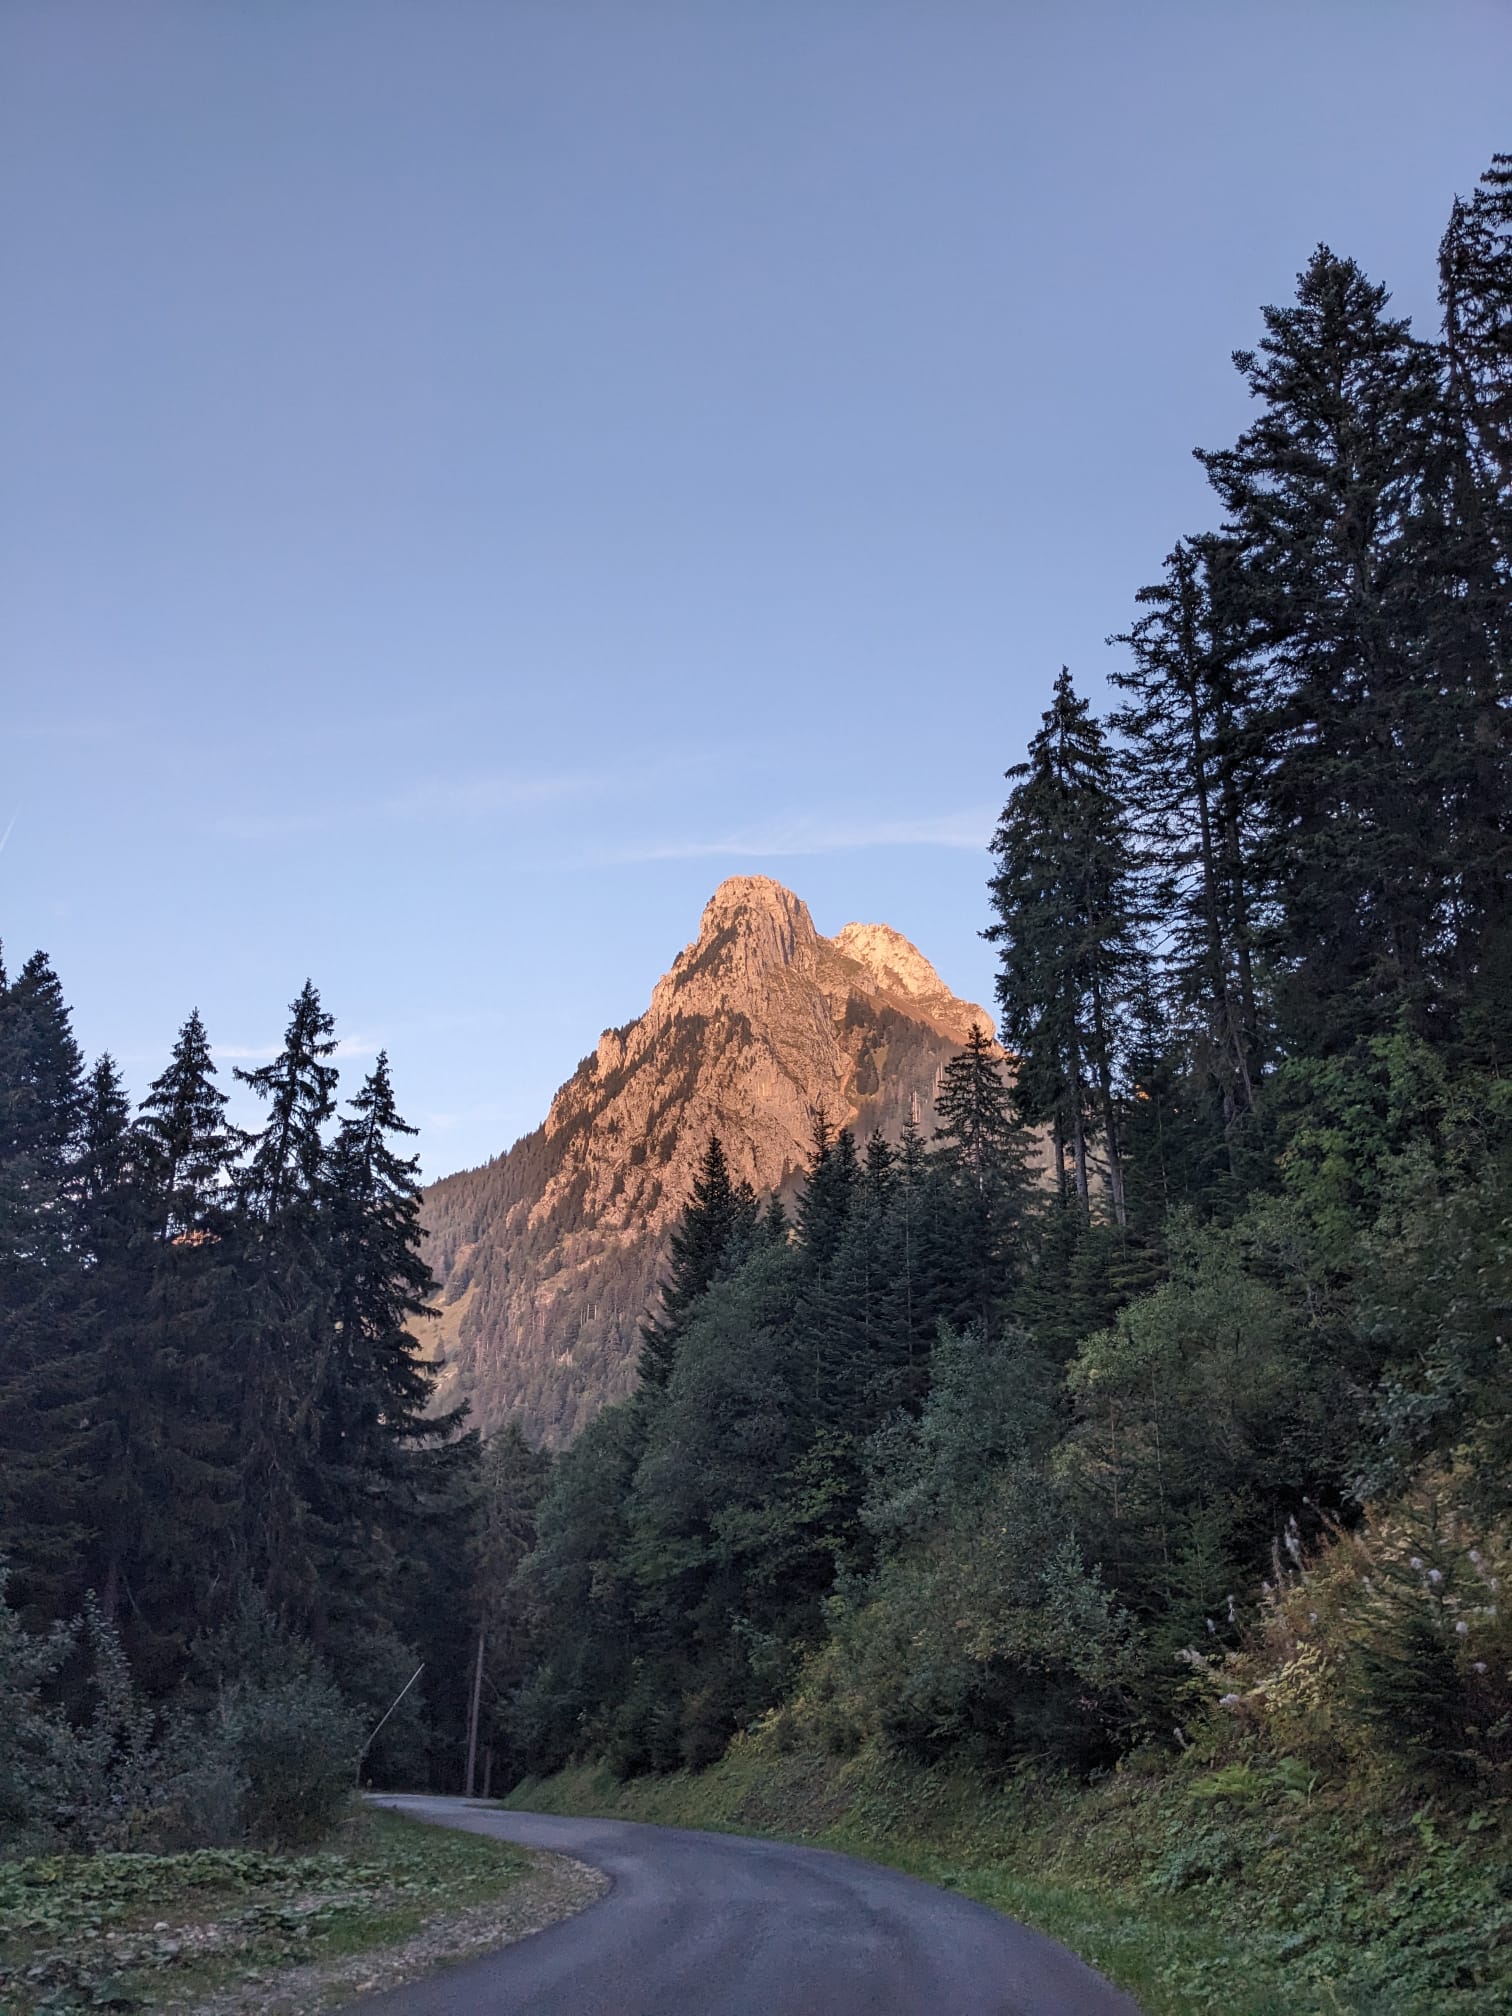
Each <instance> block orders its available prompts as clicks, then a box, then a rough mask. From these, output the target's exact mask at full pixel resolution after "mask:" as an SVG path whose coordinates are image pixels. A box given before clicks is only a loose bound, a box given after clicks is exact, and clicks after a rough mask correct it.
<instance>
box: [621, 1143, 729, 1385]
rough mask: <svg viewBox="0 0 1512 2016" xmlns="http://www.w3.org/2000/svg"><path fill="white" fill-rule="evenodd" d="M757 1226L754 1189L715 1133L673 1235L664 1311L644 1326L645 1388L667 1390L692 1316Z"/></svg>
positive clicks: (662, 1304)
mask: <svg viewBox="0 0 1512 2016" xmlns="http://www.w3.org/2000/svg"><path fill="white" fill-rule="evenodd" d="M755 1225H756V1199H755V1197H754V1195H753V1194H752V1192H751V1188H750V1185H749V1184H746V1183H740V1184H737V1183H732V1182H731V1180H730V1171H729V1166H728V1164H727V1163H726V1161H725V1152H724V1144H723V1143H722V1142H721V1140H720V1138H719V1136H718V1135H717V1134H710V1136H709V1143H708V1146H707V1147H706V1148H705V1150H704V1154H703V1160H702V1162H701V1163H700V1165H699V1170H698V1174H697V1176H696V1177H695V1178H694V1179H693V1192H692V1195H691V1196H690V1197H689V1199H688V1201H687V1203H686V1204H685V1205H684V1207H683V1213H682V1217H681V1218H680V1219H679V1221H678V1223H677V1224H676V1225H675V1226H674V1227H673V1230H672V1236H671V1263H672V1264H671V1267H670V1269H669V1271H668V1274H667V1278H666V1279H665V1280H664V1281H663V1282H662V1285H661V1296H660V1307H659V1308H658V1310H657V1313H656V1314H655V1315H654V1316H648V1317H647V1318H646V1320H645V1322H644V1323H643V1324H642V1325H641V1348H640V1360H639V1365H640V1378H641V1385H642V1386H643V1387H647V1388H650V1389H652V1390H653V1391H659V1390H661V1389H663V1388H664V1387H665V1386H666V1384H667V1382H668V1380H669V1379H670V1378H671V1377H672V1368H673V1365H674V1364H675V1363H676V1359H677V1343H678V1339H679V1338H680V1337H681V1335H682V1333H683V1330H684V1329H685V1328H686V1326H687V1322H688V1318H689V1316H690V1314H691V1313H692V1311H693V1309H694V1307H695V1305H696V1304H697V1302H698V1300H699V1298H700V1296H702V1295H704V1294H705V1293H706V1292H707V1290H708V1288H709V1286H710V1284H711V1283H712V1282H713V1281H714V1280H715V1279H716V1278H717V1277H718V1275H719V1273H720V1271H721V1270H722V1269H723V1268H724V1267H725V1266H726V1264H727V1263H728V1262H729V1261H730V1260H731V1259H732V1258H733V1255H734V1250H735V1248H736V1247H737V1246H738V1245H739V1244H740V1243H741V1242H742V1241H744V1240H747V1239H749V1237H750V1236H751V1234H752V1232H753V1231H754V1229H755Z"/></svg>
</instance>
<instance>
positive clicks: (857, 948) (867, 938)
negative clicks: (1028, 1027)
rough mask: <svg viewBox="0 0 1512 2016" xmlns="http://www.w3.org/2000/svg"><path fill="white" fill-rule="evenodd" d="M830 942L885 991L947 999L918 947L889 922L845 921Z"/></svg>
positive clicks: (907, 996) (924, 998)
mask: <svg viewBox="0 0 1512 2016" xmlns="http://www.w3.org/2000/svg"><path fill="white" fill-rule="evenodd" d="M830 943H831V944H832V945H833V946H834V948H835V950H836V951H837V952H840V953H843V954H844V956H845V957H846V958H847V959H854V960H855V962H856V964H857V965H858V966H860V967H861V968H863V970H864V971H865V972H866V973H868V974H869V975H870V977H871V979H872V981H873V982H874V983H875V985H876V986H877V987H878V988H879V989H880V990H881V991H882V992H883V993H884V994H901V995H902V996H903V997H904V998H905V1000H912V1001H938V1000H941V999H947V1000H948V999H949V998H950V989H949V988H948V987H947V986H946V985H945V982H944V981H943V980H942V979H941V978H940V976H939V974H938V973H936V971H935V969H934V968H933V966H931V965H930V963H929V961H928V960H927V959H926V958H925V957H924V954H923V953H922V952H921V951H920V950H919V948H918V946H917V945H915V944H913V943H912V942H911V941H910V940H909V939H907V938H905V937H904V936H903V933H902V932H901V931H894V929H893V928H892V926H891V925H890V924H847V925H846V926H845V928H844V930H843V931H841V932H840V933H839V934H838V935H837V936H836V937H834V938H832V939H831V940H830ZM989 1031H990V1025H989Z"/></svg>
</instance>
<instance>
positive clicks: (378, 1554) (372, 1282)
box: [305, 1052, 466, 1673]
mask: <svg viewBox="0 0 1512 2016" xmlns="http://www.w3.org/2000/svg"><path fill="white" fill-rule="evenodd" d="M414 1132H415V1129H414V1128H412V1127H410V1126H408V1125H407V1124H406V1123H405V1122H404V1120H403V1119H401V1117H400V1115H399V1112H398V1109H397V1107H396V1105H395V1102H394V1092H393V1083H392V1079H391V1076H390V1072H389V1063H388V1057H387V1055H386V1053H383V1052H380V1053H379V1056H378V1060H377V1062H376V1064H375V1065H374V1067H373V1070H372V1071H371V1072H370V1073H369V1075H368V1077H367V1078H366V1080H365V1081H364V1083H363V1085H362V1087H361V1089H360V1090H359V1092H358V1093H357V1094H356V1096H355V1097H354V1098H353V1100H352V1102H351V1105H350V1108H349V1110H348V1112H347V1114H346V1115H345V1116H344V1118H343V1119H342V1121H341V1124H340V1127H339V1128H338V1130H337V1133H336V1137H335V1139H334V1141H333V1142H332V1144H331V1148H330V1152H329V1156H328V1158H327V1165H326V1171H325V1179H324V1189H325V1196H326V1202H325V1223H324V1227H323V1244H324V1252H325V1259H326V1264H327V1267H328V1269H329V1276H330V1279H329V1288H328V1300H327V1305H326V1315H325V1321H326V1322H327V1324H328V1325H329V1335H328V1338H327V1339H326V1342H325V1348H324V1350H323V1354H322V1377H321V1389H320V1393H319V1396H318V1399H317V1404H316V1425H315V1447H314V1452H313V1456H312V1460H311V1463H310V1469H309V1477H308V1482H307V1484H306V1486H305V1496H306V1498H307V1500H308V1505H309V1514H310V1526H311V1532H312V1535H313V1536H314V1537H315V1540H316V1545H317V1548H318V1556H319V1576H320V1592H319V1595H320V1611H319V1616H318V1619H317V1620H316V1623H317V1629H318V1632H319V1634H320V1638H321V1641H322V1642H323V1644H325V1645H326V1646H327V1648H328V1649H329V1650H330V1651H331V1652H332V1654H333V1655H336V1656H337V1657H338V1663H340V1664H341V1665H342V1666H343V1668H344V1670H346V1671H347V1672H348V1673H355V1672H358V1671H360V1670H362V1669H363V1668H364V1667H366V1666H370V1665H372V1664H373V1662H374V1660H375V1658H377V1659H378V1661H379V1663H380V1664H381V1663H382V1658H381V1651H380V1650H379V1649H375V1648H378V1647H379V1641H380V1640H381V1638H382V1637H383V1635H384V1633H385V1632H388V1633H391V1634H392V1633H394V1632H396V1631H397V1628H398V1615H399V1605H398V1603H397V1600H396V1598H397V1591H396V1588H395V1581H396V1576H395V1572H394V1571H395V1566H396V1564H397V1562H398V1560H399V1558H400V1556H401V1554H402V1550H403V1546H404V1534H405V1531H406V1529H407V1528H408V1527H409V1526H410V1525H411V1524H412V1522H413V1520H414V1517H415V1503H414V1500H415V1493H416V1489H417V1485H418V1475H419V1473H418V1471H417V1469H416V1467H415V1464H414V1461H413V1453H414V1451H415V1449H416V1447H417V1446H418V1445H419V1444H420V1443H422V1442H424V1441H427V1440H431V1439H434V1438H437V1437H444V1436H447V1435H449V1434H450V1433H451V1432H453V1431H454V1430H455V1429H456V1428H457V1427H458V1425H459V1424H460V1422H461V1420H462V1418H463V1417H464V1415H465V1412H466V1409H465V1406H464V1407H461V1408H457V1409H454V1410H452V1411H451V1412H450V1413H448V1414H445V1415H442V1416H439V1417H431V1416H429V1415H428V1413H427V1409H428V1406H429V1402H430V1399H431V1395H432V1393H433V1392H434V1390H435V1383H436V1371H435V1368H434V1367H433V1366H432V1365H431V1364H430V1363H429V1362H428V1361H427V1360H426V1359H425V1357H424V1355H423V1346H422V1344H421V1342H420V1340H419V1338H418V1336H417V1334H416V1326H417V1324H418V1323H419V1321H420V1320H421V1319H423V1318H424V1317H426V1316H428V1315H429V1314H430V1313H431V1312H430V1308H429V1297H430V1294H431V1291H432V1287H433V1282H432V1277H431V1271H430V1267H429V1265H428V1264H427V1262H426V1260H425V1259H424V1256H423V1254H422V1252H421V1238H422V1233H421V1226H420V1180H419V1173H418V1168H419V1165H418V1162H417V1160H416V1158H415V1157H413V1156H407V1155H401V1154H399V1153H397V1152H396V1150H395V1148H394V1146H393V1145H392V1143H393V1140H394V1137H395V1136H404V1135H410V1134H413V1133H414Z"/></svg>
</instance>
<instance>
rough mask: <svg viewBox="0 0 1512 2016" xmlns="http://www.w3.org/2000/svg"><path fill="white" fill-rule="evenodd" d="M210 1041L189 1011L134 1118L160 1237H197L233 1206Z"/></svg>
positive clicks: (227, 1140)
mask: <svg viewBox="0 0 1512 2016" xmlns="http://www.w3.org/2000/svg"><path fill="white" fill-rule="evenodd" d="M215 1075H216V1074H215V1062H214V1059H213V1058H212V1056H211V1054H210V1042H209V1038H208V1037H207V1036H206V1034H205V1025H204V1023H203V1022H202V1021H201V1020H200V1013H199V1010H198V1009H197V1008H196V1009H194V1010H193V1011H192V1012H191V1013H190V1016H189V1019H188V1021H187V1022H186V1023H185V1024H184V1026H183V1028H182V1029H180V1031H179V1033H178V1037H177V1040H176V1041H175V1043H174V1046H173V1057H172V1060H171V1062H170V1063H169V1066H168V1069H167V1070H166V1071H164V1072H163V1074H162V1075H161V1077H158V1078H155V1079H154V1080H153V1081H152V1086H151V1089H150V1090H149V1092H148V1094H147V1097H146V1098H145V1099H144V1100H143V1101H142V1105H141V1110H140V1114H139V1117H138V1119H137V1133H138V1135H139V1137H140V1140H141V1144H142V1145H141V1151H140V1152H141V1154H142V1157H143V1161H144V1163H145V1167H146V1176H147V1180H148V1181H149V1183H150V1184H151V1186H152V1188H153V1190H154V1192H155V1193H156V1196H157V1198H158V1202H159V1223H158V1234H159V1237H160V1238H164V1239H173V1238H177V1237H180V1236H181V1235H183V1234H185V1233H189V1234H194V1233H198V1232H200V1231H202V1230H203V1229H205V1228H206V1226H207V1225H208V1224H209V1223H210V1222H211V1221H212V1220H213V1219H214V1218H215V1217H216V1216H217V1215H219V1214H221V1213H222V1212H223V1211H224V1209H225V1207H226V1206H227V1205H228V1204H229V1203H230V1180H229V1179H230V1172H231V1161H232V1156H233V1154H234V1152H235V1149H236V1144H237V1136H236V1133H235V1130H234V1129H233V1128H231V1127H230V1126H229V1125H228V1123H227V1121H226V1117H225V1114H226V1095H225V1093H224V1092H222V1091H221V1090H220V1088H219V1086H218V1085H216V1083H215V1082H214V1081H215Z"/></svg>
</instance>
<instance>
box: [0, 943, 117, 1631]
mask: <svg viewBox="0 0 1512 2016" xmlns="http://www.w3.org/2000/svg"><path fill="white" fill-rule="evenodd" d="M84 1114H85V1092H84V1084H83V1065H82V1060H81V1058H80V1055H79V1048H78V1045H77V1043H76V1042H75V1041H74V1036H73V1030H72V1027H71V1024H70V1018H69V1011H68V1007H67V1005H66V1003H65V1002H64V999H63V990H62V988H61V987H60V986H59V984H58V978H57V975H56V974H55V973H54V972H53V969H52V967H51V966H50V964H49V963H48V961H47V959H46V958H45V957H44V955H43V954H42V953H40V952H38V953H34V954H33V956H32V957H31V958H30V959H28V960H27V962H26V964H25V965H24V966H23V967H22V969H21V971H20V972H19V973H18V974H17V976H16V978H15V980H14V981H12V982H11V983H10V984H9V985H8V986H5V987H4V988H3V991H0V1553H3V1554H4V1555H5V1556H6V1557H7V1558H8V1560H9V1562H10V1563H11V1565H12V1568H13V1570H14V1583H13V1597H14V1600H15V1601H16V1602H17V1604H18V1605H19V1606H20V1607H21V1608H23V1609H24V1610H25V1611H27V1612H29V1613H30V1614H33V1615H41V1616H57V1615H59V1614H62V1612H63V1611H64V1610H66V1609H67V1607H68V1606H69V1604H70V1603H71V1601H72V1600H73V1599H74V1598H75V1597H76V1596H77V1593H78V1587H79V1577H80V1560H81V1553H82V1548H83V1545H84V1543H85V1541H86V1539H87V1536H88V1526H87V1520H88V1514H89V1507H88V1503H87V1491H88V1476H89V1467H90V1463H91V1461H92V1459H93V1455H94V1451H95V1446H96V1442H97V1424H96V1419H95V1401H96V1396H97V1388H98V1382H99V1363H98V1357H97V1354H96V1353H95V1351H94V1350H93V1349H92V1348H91V1339H90V1336H89V1331H88V1324H87V1320H86V1313H85V1308H84V1301H83V1288H82V1278H81V1260H80V1255H79V1249H78V1201H79V1200H78V1168H79V1156H80V1150H81V1145H82V1143H81V1135H82V1129H83V1122H84Z"/></svg>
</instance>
